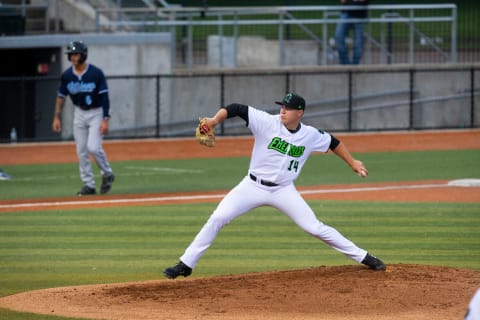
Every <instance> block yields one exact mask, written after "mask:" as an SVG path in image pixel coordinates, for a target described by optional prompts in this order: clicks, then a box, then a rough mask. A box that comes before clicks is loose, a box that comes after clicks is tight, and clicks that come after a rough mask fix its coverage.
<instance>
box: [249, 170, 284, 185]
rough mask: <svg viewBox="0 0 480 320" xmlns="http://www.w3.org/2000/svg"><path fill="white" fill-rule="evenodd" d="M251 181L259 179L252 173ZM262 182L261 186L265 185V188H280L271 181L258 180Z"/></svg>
mask: <svg viewBox="0 0 480 320" xmlns="http://www.w3.org/2000/svg"><path fill="white" fill-rule="evenodd" d="M250 179H252V180H253V181H257V177H255V176H254V175H253V174H251V173H250ZM258 180H259V181H260V184H263V185H264V186H267V187H276V186H278V184H276V183H275V182H271V181H265V180H262V179H258Z"/></svg>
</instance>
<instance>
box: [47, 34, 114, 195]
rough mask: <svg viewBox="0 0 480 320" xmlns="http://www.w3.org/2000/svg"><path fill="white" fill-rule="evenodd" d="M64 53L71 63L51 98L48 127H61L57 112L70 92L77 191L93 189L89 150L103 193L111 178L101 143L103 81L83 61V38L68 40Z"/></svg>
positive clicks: (105, 101) (106, 108)
mask: <svg viewBox="0 0 480 320" xmlns="http://www.w3.org/2000/svg"><path fill="white" fill-rule="evenodd" d="M66 54H67V55H68V60H69V61H70V62H71V63H72V66H71V67H69V68H68V69H66V70H65V71H64V72H63V74H62V77H61V81H60V86H59V88H58V91H57V98H56V100H55V113H54V116H53V122H52V130H53V131H54V132H60V131H61V129H62V126H61V122H60V115H61V114H62V110H63V106H64V104H65V99H66V97H67V96H70V98H71V99H72V102H73V104H74V105H75V111H74V116H73V136H74V138H75V143H76V145H77V156H78V160H79V167H80V178H81V180H82V182H83V187H82V189H81V190H80V191H79V192H78V193H77V195H78V196H86V195H92V194H96V193H97V191H96V189H95V180H94V175H93V171H92V165H91V161H90V154H91V155H93V158H94V159H95V162H96V164H97V166H98V167H99V168H100V172H101V174H102V185H101V187H100V193H107V192H108V191H110V188H111V187H112V183H113V181H114V179H115V176H114V175H113V171H112V168H111V167H110V164H109V162H108V160H107V156H106V154H105V151H104V150H103V147H102V141H103V135H105V134H107V132H108V120H109V119H110V100H109V97H108V87H107V81H106V79H105V75H104V74H103V71H102V70H101V69H100V68H98V67H96V66H94V65H93V64H89V63H87V62H86V60H87V56H88V48H87V45H86V44H84V43H83V42H81V41H72V42H70V44H69V45H68V46H67V52H66Z"/></svg>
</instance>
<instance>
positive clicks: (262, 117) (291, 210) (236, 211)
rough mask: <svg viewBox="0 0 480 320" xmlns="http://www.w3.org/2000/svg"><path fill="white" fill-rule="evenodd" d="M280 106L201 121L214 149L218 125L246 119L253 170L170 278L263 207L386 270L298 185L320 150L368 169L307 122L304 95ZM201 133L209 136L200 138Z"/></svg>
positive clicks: (232, 110) (231, 110) (241, 109)
mask: <svg viewBox="0 0 480 320" xmlns="http://www.w3.org/2000/svg"><path fill="white" fill-rule="evenodd" d="M276 103H277V104H279V105H280V106H281V107H280V113H279V114H276V115H271V114H268V113H266V112H264V111H260V110H258V109H256V108H254V107H252V106H247V105H243V104H238V103H234V104H230V105H228V106H226V107H222V108H220V110H219V111H218V112H217V113H216V114H215V116H214V117H213V118H203V119H201V120H200V124H199V128H198V129H197V138H198V139H199V141H200V143H202V144H204V145H206V146H210V147H211V146H214V145H215V144H214V143H208V142H206V140H208V139H214V138H215V135H214V131H213V130H214V128H215V126H217V125H218V124H219V123H221V122H223V121H224V120H226V119H228V118H233V117H240V118H242V119H243V120H245V123H246V125H247V127H248V128H249V129H250V130H251V132H252V133H253V136H254V145H253V151H252V156H251V160H250V167H249V169H248V173H247V174H246V176H245V177H244V178H243V180H242V181H241V182H240V183H239V184H238V185H237V186H236V187H235V188H234V189H232V190H231V191H230V192H229V193H228V194H227V195H226V196H225V198H223V199H222V201H221V202H220V203H219V204H218V206H217V208H216V209H215V211H214V212H213V214H212V215H211V216H210V218H209V219H208V221H207V222H206V224H205V225H204V226H203V227H202V229H201V230H200V232H199V233H198V234H197V236H196V237H195V239H194V240H193V242H192V243H191V244H190V245H189V246H188V247H187V249H186V250H185V252H184V254H183V255H182V256H181V257H180V261H179V262H178V263H177V264H176V265H174V266H173V267H170V268H166V269H165V270H164V271H163V274H164V275H165V276H166V277H167V278H170V279H175V278H176V277H178V276H183V277H187V276H189V275H190V274H191V273H192V269H193V268H194V267H195V265H196V264H197V262H198V260H199V259H200V257H201V256H202V255H203V253H204V252H205V251H206V250H207V249H208V248H209V247H210V245H211V244H212V242H213V240H214V239H215V237H216V236H217V234H218V232H219V231H220V230H221V229H222V228H223V227H224V226H225V225H227V224H228V223H229V222H230V221H232V220H233V219H235V218H237V217H239V216H241V215H243V214H245V213H247V212H248V211H250V210H252V209H254V208H256V207H259V206H271V207H274V208H277V209H278V210H280V211H281V212H283V213H285V214H286V215H287V216H289V217H290V218H291V219H292V220H293V221H294V222H295V223H296V224H297V225H298V226H299V227H300V228H302V229H303V230H304V231H305V232H307V233H308V234H310V235H312V236H314V237H316V238H317V239H319V240H322V241H323V242H325V243H326V244H327V245H329V246H330V247H332V248H333V249H335V250H337V251H339V252H342V253H343V254H345V255H346V256H347V257H349V258H351V259H353V260H355V261H356V262H358V263H363V264H365V265H366V266H368V267H369V268H371V269H373V270H385V269H386V266H385V264H384V263H383V262H382V261H381V260H380V259H378V258H376V257H375V256H373V255H370V254H369V253H368V252H367V251H366V250H364V249H362V248H359V247H357V246H356V245H355V244H354V243H353V242H352V241H350V240H348V239H347V238H345V237H344V236H343V235H342V234H340V233H339V232H338V231H337V230H336V229H334V228H332V227H330V226H327V225H325V224H323V223H322V222H320V221H319V220H318V219H317V217H316V216H315V213H314V212H313V211H312V209H311V208H310V207H309V205H308V204H307V203H306V202H305V200H304V199H303V198H302V197H301V195H300V193H299V192H298V191H297V190H296V188H295V186H294V184H293V182H294V181H295V179H296V178H297V177H298V175H299V174H300V172H301V170H302V168H303V165H304V164H305V162H306V161H307V159H308V157H309V156H310V154H312V152H316V151H319V152H328V150H332V151H333V153H335V154H336V155H337V156H339V157H340V158H341V159H342V160H343V161H345V162H346V163H347V164H348V165H349V166H350V167H351V168H352V170H353V171H354V172H356V173H357V174H358V175H359V176H361V177H366V176H367V175H368V171H367V169H366V168H365V166H364V165H363V163H362V162H361V161H359V160H356V159H354V158H353V157H352V155H351V154H350V152H349V151H348V150H347V147H346V146H345V145H344V144H343V143H342V142H340V141H339V140H338V139H337V138H335V137H334V136H333V135H331V134H329V133H327V132H324V131H321V130H317V129H315V128H314V127H311V126H308V125H305V124H303V123H302V122H301V120H302V117H303V114H304V112H305V100H304V99H303V98H302V97H301V96H299V95H297V94H295V93H288V94H287V95H286V96H285V97H284V98H283V100H282V101H280V102H276ZM198 132H199V134H200V135H201V134H204V135H205V136H204V137H203V138H201V137H200V138H199V137H198Z"/></svg>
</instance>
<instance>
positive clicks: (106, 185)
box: [100, 173, 115, 194]
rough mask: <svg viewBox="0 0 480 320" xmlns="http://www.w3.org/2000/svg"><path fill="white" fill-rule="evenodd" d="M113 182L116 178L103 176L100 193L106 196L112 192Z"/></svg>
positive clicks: (110, 175) (111, 175)
mask: <svg viewBox="0 0 480 320" xmlns="http://www.w3.org/2000/svg"><path fill="white" fill-rule="evenodd" d="M113 181H115V176H114V175H113V173H112V174H109V175H108V176H103V177H102V186H101V187H100V193H101V194H104V193H107V192H108V191H110V189H111V188H112V184H113Z"/></svg>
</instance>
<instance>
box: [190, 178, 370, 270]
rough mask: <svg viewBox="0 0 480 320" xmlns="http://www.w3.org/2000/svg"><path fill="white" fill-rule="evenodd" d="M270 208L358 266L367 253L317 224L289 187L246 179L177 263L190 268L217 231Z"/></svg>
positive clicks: (330, 229) (313, 216)
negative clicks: (271, 185) (261, 207)
mask: <svg viewBox="0 0 480 320" xmlns="http://www.w3.org/2000/svg"><path fill="white" fill-rule="evenodd" d="M265 205H266V206H272V207H274V208H277V209H278V210H280V211H282V212H283V213H285V214H286V215H287V216H289V217H290V219H292V220H293V221H294V222H295V223H296V224H297V225H298V226H299V227H300V228H302V229H303V230H304V231H305V232H307V233H309V234H311V235H312V236H314V237H316V238H317V239H320V240H322V241H323V242H325V243H326V244H328V245H329V246H330V247H332V248H333V249H335V250H337V251H339V252H342V253H343V254H345V255H346V256H348V257H350V258H351V259H353V260H355V261H356V262H358V263H360V262H361V261H362V260H363V258H365V256H366V254H367V251H365V250H363V249H361V248H359V247H357V246H356V245H355V244H354V243H353V242H352V241H350V240H348V239H347V238H345V237H344V236H343V235H342V234H341V233H340V232H338V231H337V230H335V229H334V228H332V227H329V226H327V225H325V224H323V223H322V222H320V221H319V220H318V219H317V217H316V216H315V213H314V212H313V211H312V209H311V208H310V207H309V205H308V204H307V203H306V202H305V200H304V199H303V198H302V196H301V195H300V193H299V192H298V191H297V190H296V188H295V186H294V185H293V184H290V185H288V186H277V187H267V186H264V185H261V184H260V183H258V182H254V181H252V180H251V179H250V177H249V176H246V177H245V178H244V179H243V180H242V181H241V182H240V183H239V184H238V185H237V186H236V187H235V188H233V189H232V190H231V191H230V192H229V193H228V194H227V195H226V196H225V198H223V199H222V201H220V203H219V204H218V206H217V208H216V209H215V211H214V212H213V213H212V215H211V216H210V218H209V219H208V221H207V222H206V224H205V225H204V226H203V227H202V229H201V230H200V232H199V233H198V234H197V236H196V237H195V239H194V240H193V242H192V243H191V244H190V245H189V246H188V248H187V249H186V250H185V253H184V254H183V255H182V256H181V257H180V260H181V261H182V262H183V263H185V264H186V265H187V266H189V267H190V268H194V267H195V265H196V264H197V262H198V260H199V259H200V257H201V256H202V255H203V253H204V252H205V251H206V250H207V249H208V248H209V247H210V245H211V244H212V242H213V240H214V239H215V237H216V236H217V234H218V232H219V231H220V229H222V228H223V227H224V226H225V225H227V224H228V223H229V222H230V221H232V220H233V219H235V218H237V217H239V216H241V215H243V214H245V213H247V212H248V211H250V210H252V209H254V208H256V207H260V206H265Z"/></svg>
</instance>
